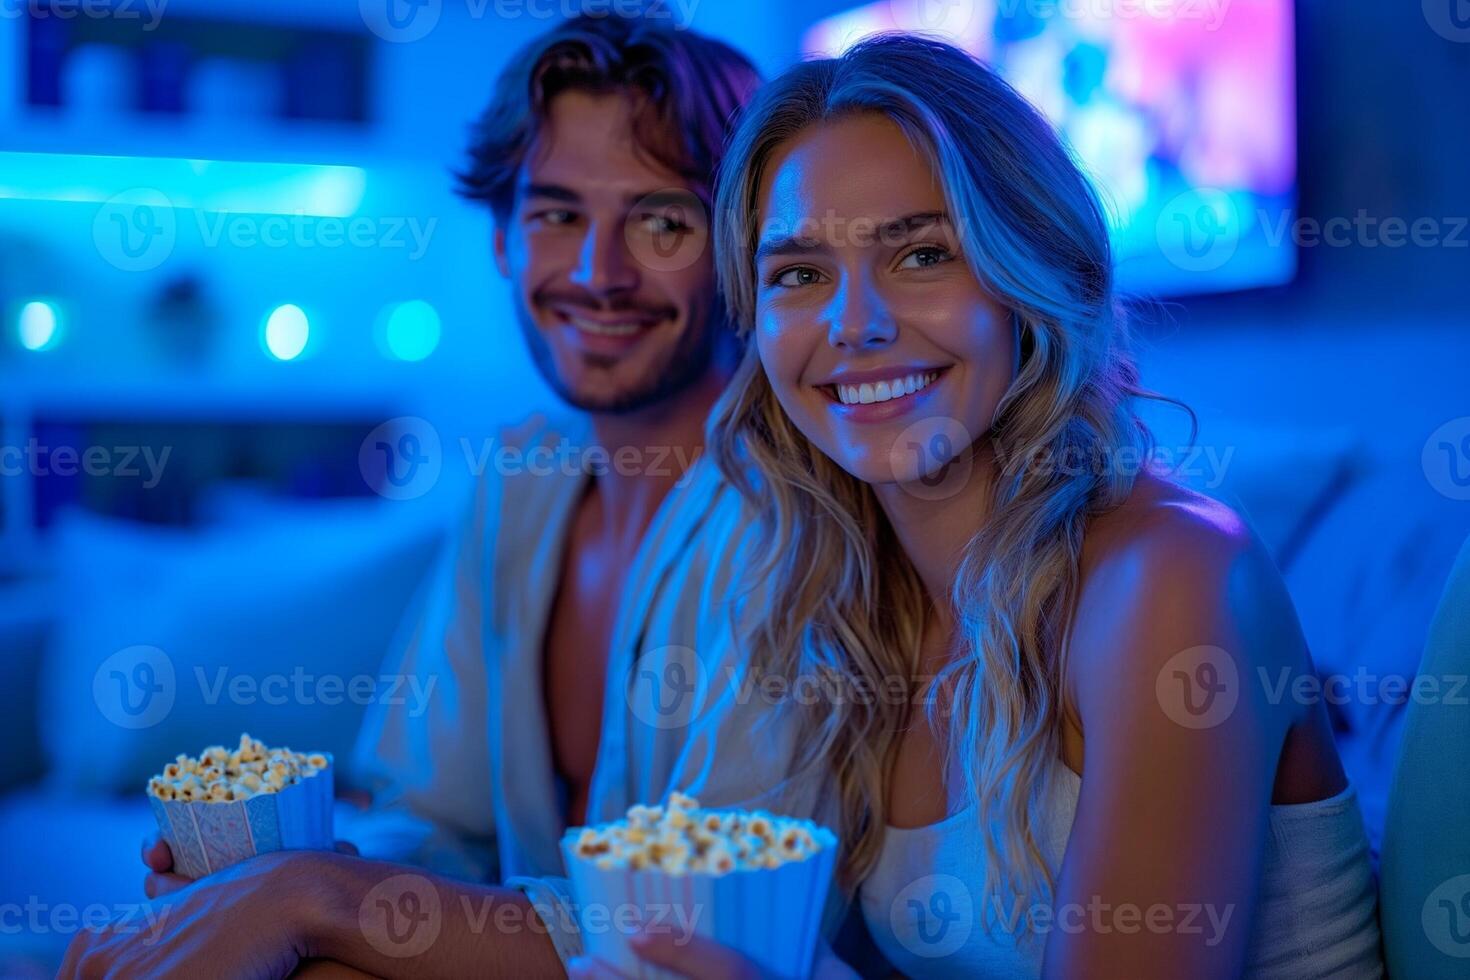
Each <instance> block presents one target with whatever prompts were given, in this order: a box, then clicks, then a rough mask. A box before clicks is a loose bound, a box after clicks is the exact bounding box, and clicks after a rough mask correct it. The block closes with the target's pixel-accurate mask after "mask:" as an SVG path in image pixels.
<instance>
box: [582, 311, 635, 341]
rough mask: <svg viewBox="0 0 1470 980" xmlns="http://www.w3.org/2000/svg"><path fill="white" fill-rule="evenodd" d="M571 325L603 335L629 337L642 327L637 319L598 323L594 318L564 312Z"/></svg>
mask: <svg viewBox="0 0 1470 980" xmlns="http://www.w3.org/2000/svg"><path fill="white" fill-rule="evenodd" d="M566 318H567V319H568V320H570V321H571V323H572V326H574V327H576V328H577V329H578V330H585V331H586V332H587V333H595V334H602V335H603V336H605V337H629V336H632V335H633V334H635V333H637V332H638V331H639V330H642V329H643V324H642V323H641V322H639V321H637V320H626V321H623V322H621V323H599V322H598V321H596V320H588V319H585V318H583V317H580V316H575V315H574V314H571V313H568V314H566Z"/></svg>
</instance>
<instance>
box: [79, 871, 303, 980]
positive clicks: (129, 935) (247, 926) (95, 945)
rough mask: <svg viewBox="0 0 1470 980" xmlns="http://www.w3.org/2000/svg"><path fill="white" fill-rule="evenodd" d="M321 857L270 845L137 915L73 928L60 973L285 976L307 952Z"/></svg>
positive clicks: (108, 975)
mask: <svg viewBox="0 0 1470 980" xmlns="http://www.w3.org/2000/svg"><path fill="white" fill-rule="evenodd" d="M165 850H166V848H165ZM145 853H146V852H145ZM319 860H320V857H318V856H317V855H315V854H313V853H312V852H309V851H275V852H273V853H270V854H260V855H257V856H255V857H253V858H249V859H247V860H245V861H241V862H240V863H239V864H234V865H231V866H230V867H228V868H224V869H222V870H220V871H217V872H215V873H214V874H212V875H210V876H209V878H208V883H207V884H206V883H200V884H199V885H198V886H197V887H184V888H176V889H175V890H174V891H172V892H170V893H169V894H165V895H162V896H160V897H157V898H154V899H153V900H152V901H150V902H148V903H147V904H146V905H144V906H143V910H142V914H141V915H139V916H136V917H130V918H126V919H122V920H117V921H114V922H112V923H110V924H109V925H108V926H107V927H106V928H104V929H102V930H100V931H96V932H94V931H92V930H90V929H84V930H82V931H81V932H79V933H78V934H77V936H76V938H75V939H73V940H72V943H71V946H70V947H68V949H67V951H66V960H65V962H64V963H62V966H61V971H60V972H59V974H58V976H60V977H103V976H107V977H111V976H126V977H144V976H148V977H151V976H175V975H177V976H196V975H214V974H216V973H219V972H221V971H227V972H228V973H229V975H231V976H236V977H250V978H257V977H258V978H262V980H266V978H269V980H275V978H279V977H284V976H288V975H289V974H290V973H291V971H292V970H294V969H295V968H296V965H297V963H298V962H299V961H300V960H301V959H302V957H303V956H304V955H307V954H306V952H305V949H306V946H305V933H304V932H303V927H304V925H305V923H306V921H308V918H309V912H310V910H311V909H312V908H313V907H314V904H315V903H316V902H317V901H318V896H317V894H316V892H317V884H316V882H317V875H316V874H315V873H314V871H313V867H314V862H315V861H319ZM168 877H169V878H178V876H177V875H168ZM179 880H180V881H182V882H184V884H185V885H193V884H194V883H193V882H190V881H188V880H187V879H182V878H180V879H179Z"/></svg>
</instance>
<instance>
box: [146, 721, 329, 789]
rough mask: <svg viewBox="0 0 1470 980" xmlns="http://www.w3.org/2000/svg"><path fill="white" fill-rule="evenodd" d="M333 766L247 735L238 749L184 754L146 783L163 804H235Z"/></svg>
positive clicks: (212, 748)
mask: <svg viewBox="0 0 1470 980" xmlns="http://www.w3.org/2000/svg"><path fill="white" fill-rule="evenodd" d="M329 765H330V761H329V760H328V759H327V757H326V756H325V755H324V754H322V753H320V752H313V753H311V754H310V755H307V754H305V753H302V752H293V751H291V750H290V749H287V748H280V749H267V748H266V747H265V745H264V744H262V743H261V742H258V741H256V740H255V739H253V738H251V737H250V736H249V735H244V734H242V735H241V736H240V744H239V747H238V748H235V749H233V750H232V749H227V748H225V747H224V746H223V745H211V746H210V747H209V748H207V749H205V750H204V751H203V752H201V753H200V756H199V758H198V759H195V758H193V757H191V756H188V755H180V756H179V757H178V758H176V759H175V760H174V761H173V762H170V763H169V764H168V765H166V766H164V767H163V772H162V774H161V775H158V776H154V777H153V778H152V779H150V780H148V793H149V795H150V796H154V797H157V798H158V799H160V800H177V801H182V802H186V803H189V802H196V801H199V802H210V803H233V802H238V801H241V800H248V799H250V798H251V797H253V796H257V795H259V794H261V793H278V792H280V791H281V790H283V789H285V788H286V787H288V786H293V785H295V784H296V783H299V782H301V781H302V780H303V779H309V778H311V777H312V776H314V775H316V774H317V773H319V772H321V771H323V770H325V769H327V768H328V766H329Z"/></svg>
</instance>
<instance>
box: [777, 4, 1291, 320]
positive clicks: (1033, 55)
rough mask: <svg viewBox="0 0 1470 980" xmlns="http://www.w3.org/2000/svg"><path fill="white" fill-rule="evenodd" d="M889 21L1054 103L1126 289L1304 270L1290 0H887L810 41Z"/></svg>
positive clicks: (829, 51)
mask: <svg viewBox="0 0 1470 980" xmlns="http://www.w3.org/2000/svg"><path fill="white" fill-rule="evenodd" d="M895 30H899V31H916V32H923V33H928V34H932V35H935V36H939V37H942V38H944V39H945V40H948V41H950V42H951V43H954V44H958V45H959V46H961V47H963V48H965V49H966V50H967V51H969V52H971V53H972V54H974V55H976V56H977V57H979V58H980V59H982V60H983V61H985V62H986V63H987V64H989V65H991V66H992V67H994V68H995V69H996V70H997V71H998V72H1000V73H1001V75H1003V76H1004V77H1005V78H1006V79H1007V80H1008V81H1009V82H1010V83H1011V84H1012V85H1014V86H1015V87H1016V88H1017V89H1018V90H1019V91H1020V92H1022V93H1023V94H1024V95H1025V96H1026V97H1027V98H1028V99H1030V100H1031V101H1032V103H1034V104H1035V105H1036V106H1037V107H1038V108H1040V109H1041V110H1042V111H1043V112H1044V113H1046V115H1047V116H1048V117H1049V118H1050V119H1051V120H1052V122H1053V123H1054V124H1055V125H1056V126H1057V128H1058V130H1059V131H1060V132H1061V133H1062V135H1063V136H1064V137H1065V139H1066V140H1067V142H1068V143H1069V145H1070V146H1071V148H1072V151H1073V153H1074V154H1075V156H1076V158H1077V159H1078V161H1079V163H1080V164H1081V165H1082V166H1083V168H1084V169H1085V170H1086V171H1087V172H1088V173H1089V174H1090V175H1091V177H1092V179H1093V182H1094V184H1095V185H1096V187H1097V189H1098V191H1099V194H1100V197H1101V199H1102V201H1103V206H1104V208H1105V209H1106V211H1107V213H1108V220H1109V223H1110V225H1111V227H1112V233H1113V244H1114V250H1115V255H1116V258H1117V267H1118V282H1119V285H1120V286H1121V287H1122V288H1123V289H1125V290H1128V291H1130V292H1133V293H1138V294H1144V295H1153V296H1165V295H1179V294H1185V293H1201V292H1217V291H1225V290H1233V289H1242V288H1247V287H1253V286H1265V285H1275V284H1279V283H1283V282H1286V281H1288V280H1290V279H1291V277H1292V275H1293V274H1294V273H1295V271H1296V249H1295V245H1294V242H1293V236H1292V222H1293V220H1294V215H1295V201H1296V113H1295V73H1294V60H1295V59H1294V56H1293V36H1292V35H1293V21H1292V6H1291V2H1290V0H880V2H878V3H871V4H867V5H865V6H862V7H858V8H856V9H853V10H849V11H845V12H843V13H840V14H837V15H835V16H831V17H828V18H826V19H824V20H821V21H819V22H818V23H816V24H814V25H813V26H812V27H811V28H810V29H809V30H808V31H807V32H806V34H805V35H804V36H803V38H802V53H803V55H804V56H807V57H813V56H816V57H825V56H830V55H835V54H838V53H840V52H841V51H843V50H845V49H846V48H847V47H849V46H850V45H852V44H854V43H856V42H857V41H858V40H860V39H862V38H863V37H865V36H867V35H869V34H873V33H877V32H880V31H895Z"/></svg>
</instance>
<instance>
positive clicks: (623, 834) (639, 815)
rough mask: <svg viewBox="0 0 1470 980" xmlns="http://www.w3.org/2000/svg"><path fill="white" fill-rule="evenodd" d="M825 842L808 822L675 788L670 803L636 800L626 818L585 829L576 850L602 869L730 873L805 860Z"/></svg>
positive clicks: (578, 854)
mask: <svg viewBox="0 0 1470 980" xmlns="http://www.w3.org/2000/svg"><path fill="white" fill-rule="evenodd" d="M823 847H824V845H823V844H821V843H819V842H818V840H817V835H816V834H814V833H813V828H812V825H811V824H810V823H809V822H808V821H805V820H795V819H791V818H787V817H775V816H772V815H770V814H768V813H763V812H761V811H755V812H751V813H745V812H740V811H733V810H732V811H717V810H701V809H700V806H699V801H698V800H697V799H695V798H694V797H692V796H685V795H684V794H682V793H672V794H670V796H669V799H668V801H667V802H666V804H665V805H664V806H644V805H641V804H640V805H635V806H632V807H629V809H628V815H627V817H626V819H624V820H619V821H616V822H614V823H610V824H605V825H603V826H601V827H584V828H582V829H581V831H580V832H579V833H578V834H577V837H576V839H575V840H574V841H573V842H572V853H573V854H575V855H577V856H578V857H581V858H584V859H586V860H588V861H591V862H592V863H594V864H595V865H596V866H597V867H598V868H600V869H602V870H613V869H617V868H628V869H631V870H634V871H639V870H645V869H655V868H656V869H658V870H660V871H663V872H665V873H667V874H671V875H683V874H707V875H724V874H729V873H731V872H733V871H740V870H757V869H767V868H778V867H780V866H781V865H783V864H789V863H792V862H796V861H804V860H806V859H807V858H809V857H811V856H812V855H814V854H816V853H817V852H819V851H821V850H822V849H823Z"/></svg>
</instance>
